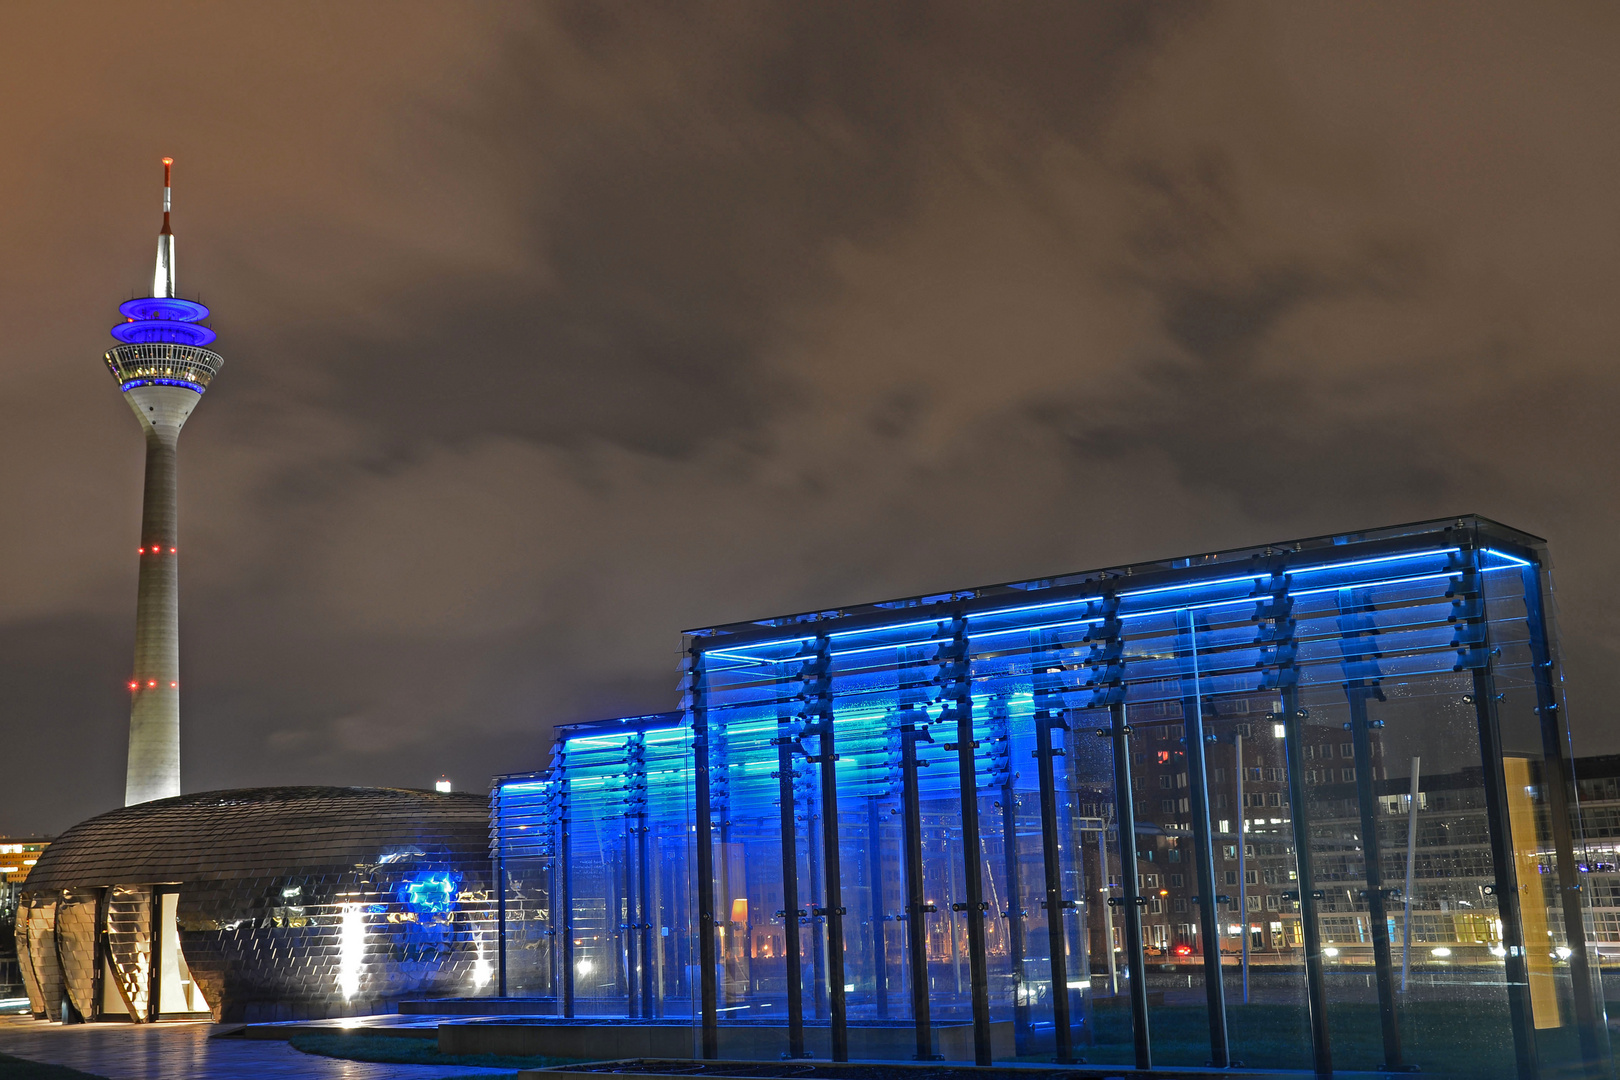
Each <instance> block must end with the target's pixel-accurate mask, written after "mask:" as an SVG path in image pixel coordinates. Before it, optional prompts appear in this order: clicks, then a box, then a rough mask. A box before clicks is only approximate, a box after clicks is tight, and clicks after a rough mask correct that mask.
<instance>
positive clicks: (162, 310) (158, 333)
mask: <svg viewBox="0 0 1620 1080" xmlns="http://www.w3.org/2000/svg"><path fill="white" fill-rule="evenodd" d="M172 165H173V159H171V158H164V159H163V227H162V229H161V231H160V232H159V234H158V247H157V263H156V266H155V268H154V270H153V274H152V293H151V295H150V296H145V297H141V298H139V299H135V300H126V301H125V302H124V303H123V304H120V305H119V307H118V311H119V314H121V315H122V316H123V317H124V321H123V322H121V323H119V324H118V325H117V326H114V327H113V328H112V336H113V337H114V338H116V339H117V340H118V344H117V345H115V346H113V347H112V349H110V350H108V352H107V354H106V357H105V359H106V362H107V368H108V370H109V371H111V372H112V374H113V378H115V379H117V380H118V388H119V390H121V391H122V392H123V394H124V400H125V401H127V402H129V407H130V409H131V410H132V411H133V412H134V413H135V418H136V419H137V420H138V421H139V422H140V425H141V431H142V432H143V433H144V434H145V436H146V488H145V495H144V497H143V498H142V502H141V542H140V548H139V551H138V552H137V554H138V557H139V559H140V584H139V587H138V592H137V597H136V605H135V666H134V670H133V672H132V673H131V675H130V679H129V693H130V707H129V767H128V773H127V777H126V781H125V788H124V804H125V805H126V806H133V805H135V804H136V803H143V802H147V801H149V800H152V799H164V798H168V797H170V796H173V795H178V794H180V569H179V559H180V547H179V545H180V537H179V504H178V497H179V477H178V473H177V462H178V448H179V440H180V429H181V428H183V427H184V426H185V423H186V420H188V419H189V418H190V416H191V413H192V410H194V409H195V408H196V407H197V403H198V402H199V401H200V400H201V399H202V395H203V393H204V391H206V390H207V389H208V387H209V384H210V383H212V381H213V379H214V376H215V375H217V374H219V369H220V365H221V364H223V363H224V362H225V361H224V358H223V357H221V356H220V355H219V354H218V353H217V352H214V351H212V350H210V349H208V348H207V346H208V345H211V344H213V342H214V338H215V334H214V331H212V330H210V329H209V328H208V327H206V326H204V325H202V320H203V319H206V318H207V317H208V309H207V308H206V307H204V306H203V305H201V304H199V303H197V302H196V301H193V300H185V299H182V298H181V296H180V294H179V293H178V292H177V291H176V286H175V261H174V257H175V251H174V233H173V231H172V230H171V229H170V227H169V213H170V198H169V176H170V167H171V166H172Z"/></svg>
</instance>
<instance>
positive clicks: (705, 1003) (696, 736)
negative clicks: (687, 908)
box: [687, 648, 720, 1059]
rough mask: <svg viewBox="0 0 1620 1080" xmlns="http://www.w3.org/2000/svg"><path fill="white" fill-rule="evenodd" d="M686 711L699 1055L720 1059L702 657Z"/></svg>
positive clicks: (693, 659)
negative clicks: (692, 804)
mask: <svg viewBox="0 0 1620 1080" xmlns="http://www.w3.org/2000/svg"><path fill="white" fill-rule="evenodd" d="M688 662H689V664H690V667H691V670H690V671H689V672H688V675H689V678H690V680H691V681H690V683H689V684H688V691H687V692H688V694H689V695H690V696H689V708H690V709H691V710H692V779H693V789H694V790H693V794H694V796H695V798H694V801H695V802H696V804H697V805H696V808H695V810H696V815H697V822H696V828H697V881H696V882H695V883H694V884H695V885H696V887H697V920H698V928H697V929H698V969H699V970H698V998H699V1009H700V1010H701V1013H702V1027H703V1032H702V1036H701V1045H702V1051H701V1052H702V1054H703V1057H704V1058H705V1059H712V1058H716V1057H719V1056H720V1014H719V1005H718V1002H717V1001H716V1000H715V999H716V989H717V988H716V986H715V979H714V967H715V961H716V956H715V942H714V929H715V926H714V819H713V812H712V808H711V806H710V795H709V784H710V778H709V718H708V703H707V702H706V701H704V693H703V691H704V689H705V687H704V681H705V680H704V672H703V664H704V656H703V653H702V652H701V651H700V650H698V649H695V648H694V649H693V650H692V651H691V653H690V656H689V661H688Z"/></svg>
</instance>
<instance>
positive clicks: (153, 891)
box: [146, 885, 163, 1024]
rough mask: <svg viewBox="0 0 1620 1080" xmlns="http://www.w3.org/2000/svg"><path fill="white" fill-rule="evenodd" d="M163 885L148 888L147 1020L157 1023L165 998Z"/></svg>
mask: <svg viewBox="0 0 1620 1080" xmlns="http://www.w3.org/2000/svg"><path fill="white" fill-rule="evenodd" d="M160 887H161V886H158V885H153V886H152V887H151V888H150V889H148V890H147V901H146V903H147V915H146V934H147V943H146V947H147V949H148V950H149V952H148V956H149V957H150V959H149V960H148V963H149V964H150V967H148V968H147V977H146V1022H147V1023H148V1024H152V1023H156V1022H157V1018H158V1005H159V1003H160V1002H161V1001H162V1000H163V999H162V998H161V997H160V996H159V995H160V994H161V993H162V990H163V933H162V930H161V928H160V922H161V920H162V918H163V895H162V894H161V893H160V892H158V889H159V888H160Z"/></svg>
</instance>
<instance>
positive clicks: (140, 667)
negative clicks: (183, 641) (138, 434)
mask: <svg viewBox="0 0 1620 1080" xmlns="http://www.w3.org/2000/svg"><path fill="white" fill-rule="evenodd" d="M150 389H157V388H156V387H153V388H150ZM164 389H168V388H164ZM180 392H181V393H189V391H180ZM134 393H135V392H134V391H132V392H131V396H133V395H134ZM131 404H132V405H136V411H137V414H139V413H140V411H141V409H140V407H139V405H138V404H137V403H136V402H133V401H132V402H131ZM142 426H143V427H144V428H145V429H146V492H145V496H144V497H143V499H142V502H141V552H142V554H141V570H140V586H139V592H138V596H137V600H136V606H135V670H134V676H133V681H134V683H135V684H136V685H135V688H134V694H133V697H132V699H131V702H130V709H129V770H128V773H127V775H126V778H125V781H124V805H126V806H133V805H135V804H136V803H143V802H150V801H151V800H153V799H167V798H169V797H171V796H174V795H178V794H180V687H179V683H180V568H179V507H178V494H179V490H178V485H177V480H178V475H177V471H176V464H177V454H176V449H177V445H178V442H179V436H180V429H179V427H177V426H170V425H161V426H159V425H155V424H152V423H150V422H147V423H144V424H143V425H142Z"/></svg>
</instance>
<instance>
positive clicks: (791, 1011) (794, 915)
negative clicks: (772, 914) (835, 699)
mask: <svg viewBox="0 0 1620 1080" xmlns="http://www.w3.org/2000/svg"><path fill="white" fill-rule="evenodd" d="M791 725H792V718H791V717H789V718H784V719H781V720H778V721H777V728H776V730H777V738H776V792H777V799H778V801H779V803H780V805H781V813H780V815H779V818H780V821H781V828H782V958H783V959H784V960H785V961H786V962H787V1013H788V1057H790V1058H802V1057H804V1056H805V1054H804V968H803V963H804V960H803V956H802V955H801V950H802V949H803V948H804V942H803V939H802V937H801V935H800V933H799V920H800V918H802V915H803V913H802V912H801V910H800V908H799V830H798V822H797V821H796V820H795V813H794V811H796V810H797V809H798V799H797V797H796V795H795V793H794V790H793V774H794V764H793V752H794V750H795V749H797V748H798V740H797V739H796V738H794V737H793V736H790V735H787V734H784V732H786V731H787V730H789V727H790V726H791Z"/></svg>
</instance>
